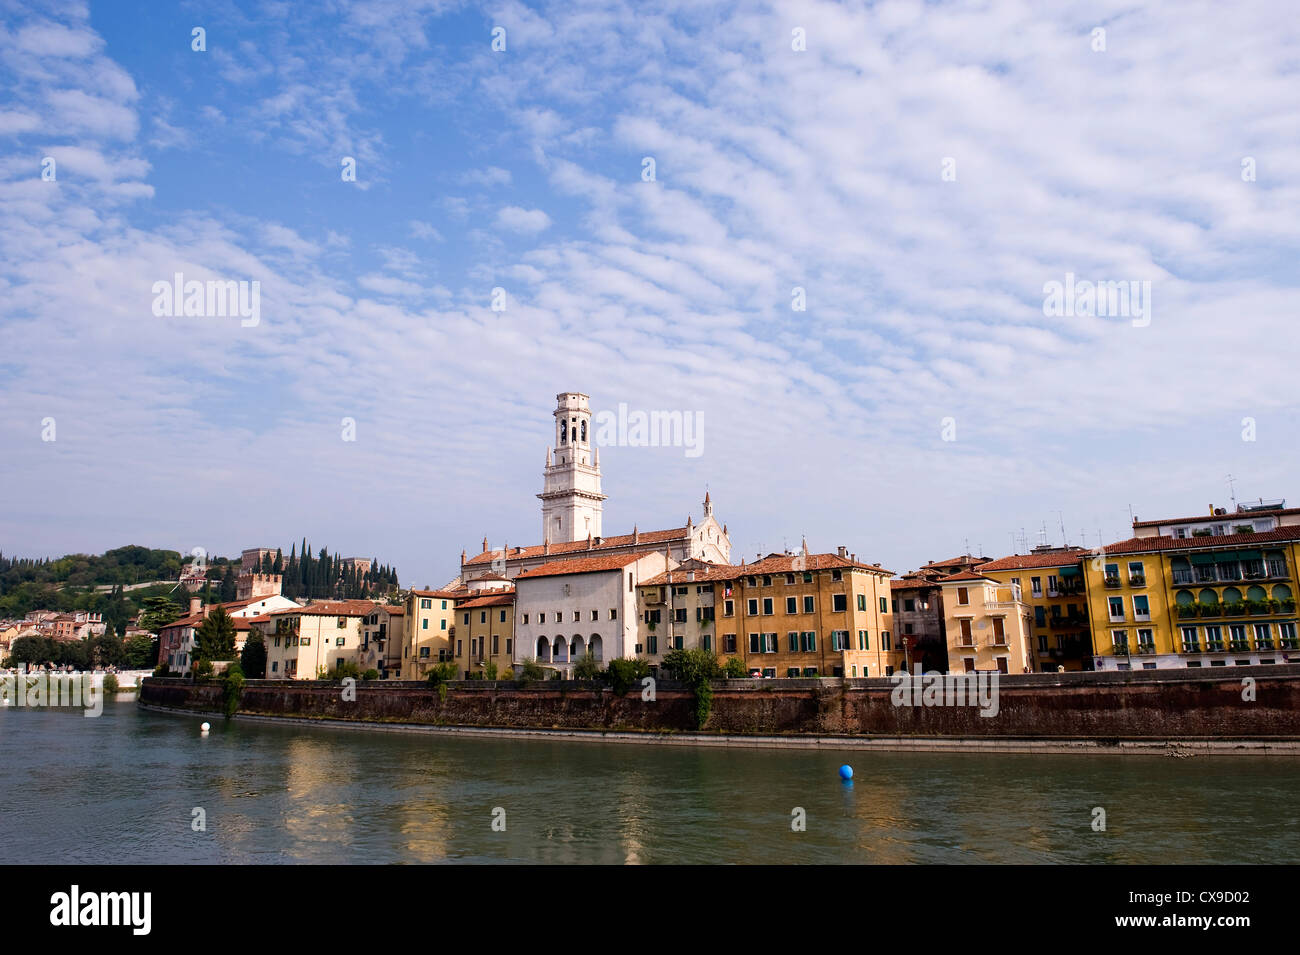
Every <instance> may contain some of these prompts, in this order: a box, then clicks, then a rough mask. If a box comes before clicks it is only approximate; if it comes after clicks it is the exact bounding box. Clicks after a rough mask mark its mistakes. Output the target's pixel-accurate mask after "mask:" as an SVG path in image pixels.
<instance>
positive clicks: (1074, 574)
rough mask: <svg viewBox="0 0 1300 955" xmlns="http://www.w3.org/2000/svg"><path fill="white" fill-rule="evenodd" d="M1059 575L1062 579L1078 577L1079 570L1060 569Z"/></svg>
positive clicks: (1070, 568)
mask: <svg viewBox="0 0 1300 955" xmlns="http://www.w3.org/2000/svg"><path fill="white" fill-rule="evenodd" d="M1060 575H1061V576H1062V577H1078V576H1079V568H1078V567H1062V568H1061V571H1060Z"/></svg>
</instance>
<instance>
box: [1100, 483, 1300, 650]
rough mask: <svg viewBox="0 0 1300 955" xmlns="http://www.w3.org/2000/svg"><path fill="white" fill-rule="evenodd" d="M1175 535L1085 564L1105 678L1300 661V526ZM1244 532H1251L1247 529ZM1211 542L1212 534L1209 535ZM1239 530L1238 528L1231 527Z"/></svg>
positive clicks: (1147, 539)
mask: <svg viewBox="0 0 1300 955" xmlns="http://www.w3.org/2000/svg"><path fill="white" fill-rule="evenodd" d="M1277 510H1278V511H1279V513H1274V514H1271V515H1269V517H1270V519H1275V520H1276V525H1275V526H1274V527H1273V529H1271V530H1266V531H1255V530H1253V529H1252V530H1251V531H1250V532H1248V533H1245V532H1243V533H1217V532H1215V529H1214V528H1212V527H1211V528H1204V527H1201V526H1199V525H1198V526H1197V527H1196V531H1197V533H1185V534H1182V535H1180V534H1179V533H1178V532H1179V531H1180V530H1186V527H1187V525H1186V524H1185V523H1184V522H1182V521H1181V520H1176V521H1167V522H1159V524H1160V526H1161V527H1163V528H1165V529H1167V530H1169V531H1170V533H1167V534H1155V535H1146V536H1140V537H1133V538H1130V539H1129V540H1124V541H1118V542H1117V543H1114V544H1108V545H1106V546H1105V547H1104V548H1102V551H1101V553H1100V554H1098V555H1094V556H1091V557H1090V558H1089V559H1088V560H1086V561H1084V562H1083V573H1084V578H1085V582H1086V587H1087V594H1088V609H1089V614H1090V616H1091V618H1092V621H1093V628H1092V629H1093V654H1094V656H1093V665H1094V667H1095V668H1096V669H1099V670H1114V669H1119V670H1128V669H1147V670H1151V669H1159V668H1166V667H1219V666H1230V665H1237V666H1246V665H1260V664H1269V663H1286V662H1295V661H1300V653H1298V652H1297V651H1300V644H1297V623H1298V621H1297V616H1296V603H1295V586H1296V584H1295V580H1294V577H1293V575H1294V573H1295V567H1296V561H1297V559H1298V558H1300V525H1297V524H1292V523H1282V518H1289V517H1290V515H1286V514H1282V513H1280V509H1277ZM1242 526H1243V527H1244V525H1242ZM1207 529H1208V530H1209V533H1205V531H1206V530H1207ZM1230 529H1231V528H1230Z"/></svg>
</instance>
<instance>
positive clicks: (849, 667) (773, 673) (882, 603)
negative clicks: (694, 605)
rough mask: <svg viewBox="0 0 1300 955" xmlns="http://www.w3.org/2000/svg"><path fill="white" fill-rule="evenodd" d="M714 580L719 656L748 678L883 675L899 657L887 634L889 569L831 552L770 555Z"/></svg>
mask: <svg viewBox="0 0 1300 955" xmlns="http://www.w3.org/2000/svg"><path fill="white" fill-rule="evenodd" d="M728 576H730V577H731V579H730V580H720V581H717V582H715V583H714V584H713V586H714V588H715V598H714V599H715V605H718V604H720V606H721V610H720V611H719V613H718V619H717V631H718V650H717V652H718V654H719V656H720V657H723V658H726V657H730V656H738V657H740V659H741V660H742V661H743V662H744V663H745V665H746V666H747V668H748V669H749V672H750V674H751V675H761V676H765V677H777V676H780V677H794V676H804V677H810V676H844V677H879V676H888V675H889V674H891V673H893V672H894V671H895V670H897V669H900V668H902V666H903V663H904V655H903V650H902V648H901V647H899V646H898V645H897V643H896V642H895V639H894V634H893V623H892V620H893V615H892V613H891V605H890V578H891V577H892V576H893V572H892V571H889V570H885V569H884V568H882V567H880V566H879V565H877V564H865V563H862V562H860V561H858V559H857V555H856V554H848V553H846V552H845V549H844V548H842V547H841V548H840V550H839V553H837V554H808V553H802V554H771V555H769V556H767V557H765V558H763V559H762V560H760V561H758V562H757V563H754V564H748V565H746V564H741V565H739V566H736V567H733V568H732V571H731V572H730V573H729V574H728Z"/></svg>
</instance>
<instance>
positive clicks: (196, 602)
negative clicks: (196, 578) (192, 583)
mask: <svg viewBox="0 0 1300 955" xmlns="http://www.w3.org/2000/svg"><path fill="white" fill-rule="evenodd" d="M202 606H203V598H202V597H200V596H198V594H195V595H193V596H191V597H190V616H191V617H192V616H194V615H195V614H196V613H198V612H199V608H200V607H202Z"/></svg>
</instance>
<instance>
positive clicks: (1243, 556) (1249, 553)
mask: <svg viewBox="0 0 1300 955" xmlns="http://www.w3.org/2000/svg"><path fill="white" fill-rule="evenodd" d="M1237 559H1238V560H1263V559H1264V552H1263V551H1259V550H1239V551H1237Z"/></svg>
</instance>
